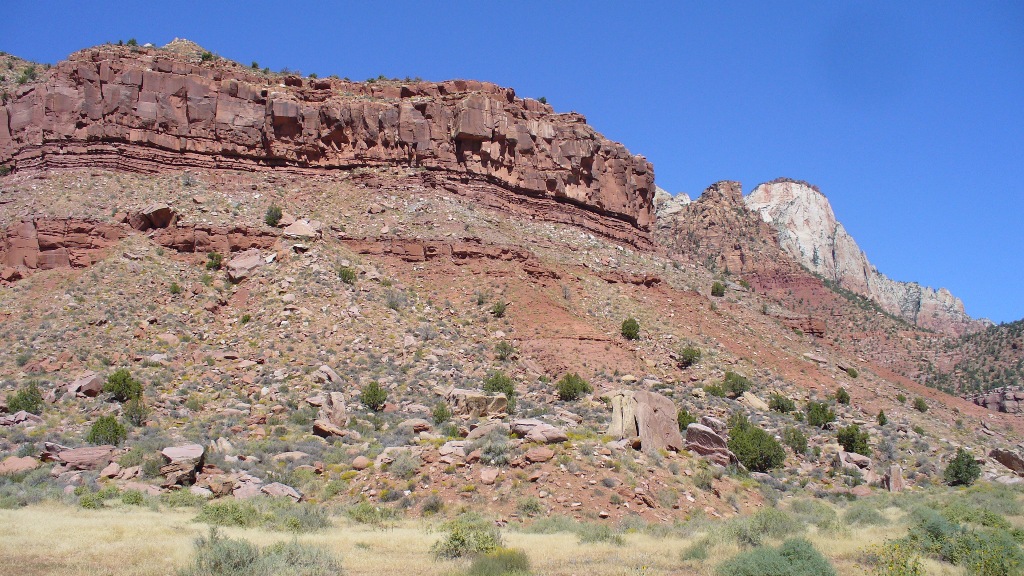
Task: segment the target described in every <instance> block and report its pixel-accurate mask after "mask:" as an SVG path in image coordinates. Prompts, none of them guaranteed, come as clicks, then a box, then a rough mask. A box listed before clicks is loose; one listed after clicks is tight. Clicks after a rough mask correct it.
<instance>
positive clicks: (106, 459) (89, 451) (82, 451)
mask: <svg viewBox="0 0 1024 576" xmlns="http://www.w3.org/2000/svg"><path fill="white" fill-rule="evenodd" d="M115 451H116V448H114V447H113V446H109V445H103V446H86V447H83V448H68V447H67V446H61V445H60V444H54V443H53V442H45V443H44V444H43V453H42V454H40V455H39V459H40V460H42V461H43V462H56V463H58V464H61V465H63V466H64V470H66V471H71V470H102V469H103V468H105V467H106V466H107V464H110V461H111V460H113V458H114V453H115Z"/></svg>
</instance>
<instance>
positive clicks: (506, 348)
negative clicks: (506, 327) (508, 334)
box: [494, 340, 516, 362]
mask: <svg viewBox="0 0 1024 576" xmlns="http://www.w3.org/2000/svg"><path fill="white" fill-rule="evenodd" d="M494 353H495V355H497V357H498V360H501V361H502V362H504V361H506V360H508V359H509V358H511V357H513V356H515V353H516V348H515V346H513V345H512V343H511V342H507V341H505V340H502V341H501V342H498V343H497V344H495V345H494Z"/></svg>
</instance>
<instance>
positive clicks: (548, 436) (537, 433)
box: [511, 418, 569, 444]
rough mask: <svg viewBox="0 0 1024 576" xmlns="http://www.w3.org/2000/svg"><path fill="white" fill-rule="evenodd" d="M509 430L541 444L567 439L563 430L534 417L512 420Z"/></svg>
mask: <svg viewBox="0 0 1024 576" xmlns="http://www.w3.org/2000/svg"><path fill="white" fill-rule="evenodd" d="M511 430H512V433H513V434H515V435H516V436H520V437H523V438H526V439H527V440H529V441H531V442H539V443H541V444H554V443H556V442H565V441H566V440H568V439H569V436H568V435H567V434H566V433H565V430H562V429H561V428H558V427H557V426H552V425H551V424H548V423H547V422H541V421H540V420H537V419H536V418H524V419H520V420H513V421H512V426H511Z"/></svg>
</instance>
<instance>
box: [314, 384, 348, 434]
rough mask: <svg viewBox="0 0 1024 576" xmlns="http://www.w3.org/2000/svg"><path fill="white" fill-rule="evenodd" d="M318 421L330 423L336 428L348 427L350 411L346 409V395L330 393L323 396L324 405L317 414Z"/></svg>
mask: <svg viewBox="0 0 1024 576" xmlns="http://www.w3.org/2000/svg"><path fill="white" fill-rule="evenodd" d="M317 420H324V421H326V422H330V423H331V424H333V425H334V426H337V427H339V428H344V427H345V426H348V411H347V410H346V409H345V395H344V394H342V393H341V392H328V393H326V394H324V395H323V403H322V404H321V405H320V411H319V412H318V413H317Z"/></svg>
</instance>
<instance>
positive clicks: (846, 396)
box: [836, 387, 850, 405]
mask: <svg viewBox="0 0 1024 576" xmlns="http://www.w3.org/2000/svg"><path fill="white" fill-rule="evenodd" d="M836 402H839V403H840V404H846V405H849V404H850V393H849V392H847V391H846V388H843V387H840V388H839V390H836Z"/></svg>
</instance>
